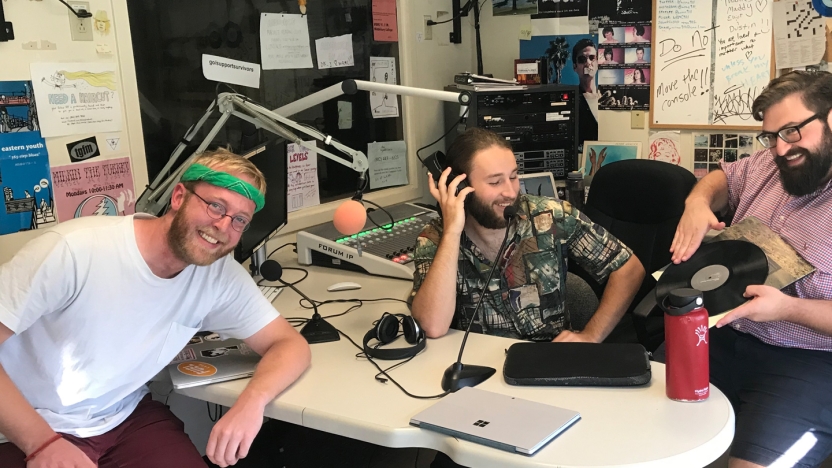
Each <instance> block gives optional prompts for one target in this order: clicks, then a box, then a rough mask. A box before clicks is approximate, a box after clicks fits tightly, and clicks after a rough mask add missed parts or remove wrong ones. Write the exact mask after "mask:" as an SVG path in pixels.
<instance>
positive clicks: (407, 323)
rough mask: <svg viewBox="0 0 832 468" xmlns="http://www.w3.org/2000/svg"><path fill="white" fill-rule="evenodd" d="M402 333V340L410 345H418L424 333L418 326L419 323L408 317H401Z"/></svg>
mask: <svg viewBox="0 0 832 468" xmlns="http://www.w3.org/2000/svg"><path fill="white" fill-rule="evenodd" d="M402 332H403V333H404V339H405V340H407V342H408V343H410V344H416V343H418V342H419V340H420V339H421V338H422V335H423V333H424V332H423V331H422V327H420V326H419V322H417V321H416V319H415V318H413V317H411V316H410V315H403V316H402Z"/></svg>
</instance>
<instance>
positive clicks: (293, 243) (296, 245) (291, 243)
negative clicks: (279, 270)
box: [266, 242, 298, 258]
mask: <svg viewBox="0 0 832 468" xmlns="http://www.w3.org/2000/svg"><path fill="white" fill-rule="evenodd" d="M289 245H292V246H294V247H295V252H297V248H298V243H297V242H287V243H285V244H283V245H281V246H280V247H278V248H276V249H274V250H272V251H271V252H269V254H268V255H266V258H271V256H272V255H274V254H275V252H277V251H278V250H280V249H282V248H283V247H287V246H289Z"/></svg>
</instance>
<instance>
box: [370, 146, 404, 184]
mask: <svg viewBox="0 0 832 468" xmlns="http://www.w3.org/2000/svg"><path fill="white" fill-rule="evenodd" d="M367 159H369V161H370V188H371V189H377V188H381V187H391V186H394V185H407V145H406V144H405V142H404V141H401V140H400V141H382V142H378V143H370V144H368V145H367Z"/></svg>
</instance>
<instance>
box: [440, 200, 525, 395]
mask: <svg viewBox="0 0 832 468" xmlns="http://www.w3.org/2000/svg"><path fill="white" fill-rule="evenodd" d="M516 215H517V208H515V207H514V205H510V206H507V207H506V208H505V210H503V218H505V220H506V221H507V222H508V223H507V225H506V235H505V236H504V237H503V242H502V243H501V244H500V250H499V251H497V258H496V259H495V260H494V265H492V266H491V271H489V272H488V279H486V280H485V287H486V289H488V284H489V283H490V282H491V277H492V276H494V271H495V270H496V269H497V265H499V264H500V259H501V258H502V257H503V251H504V250H505V248H506V240H507V239H508V231H509V228H510V227H511V221H512V220H513V219H514V217H515V216H516ZM484 297H485V294H484V293H483V294H480V299H479V300H478V301H477V305H476V306H475V307H474V314H473V315H472V316H471V321H470V322H468V328H466V329H465V336H463V337H462V344H461V345H460V346H459V357H457V359H456V362H455V363H453V364H451V365H450V366H449V367H448V368H447V369H445V374H444V375H442V390H445V391H451V392H455V391H457V390H459V389H460V388H462V387H474V386H476V385H478V384H479V383H481V382H484V381H485V380H488V378H489V377H491V376H492V375H494V373H495V372H497V369H494V368H493V367H487V366H474V365H465V364H463V363H462V353H463V351H465V342H466V341H468V334H469V333H471V325H473V324H474V321H475V320H476V319H477V313H478V312H479V311H480V306H481V305H482V299H483V298H484Z"/></svg>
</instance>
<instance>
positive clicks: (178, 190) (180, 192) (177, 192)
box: [170, 182, 188, 211]
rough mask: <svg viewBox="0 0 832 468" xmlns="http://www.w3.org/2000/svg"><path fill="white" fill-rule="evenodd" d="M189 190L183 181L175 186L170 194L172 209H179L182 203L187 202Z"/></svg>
mask: <svg viewBox="0 0 832 468" xmlns="http://www.w3.org/2000/svg"><path fill="white" fill-rule="evenodd" d="M187 192H188V190H187V189H186V188H185V185H183V184H182V182H180V183H178V184H176V187H174V188H173V193H172V194H171V196H170V208H171V211H178V210H179V208H181V207H182V204H183V203H185V199H186V198H187Z"/></svg>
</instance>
